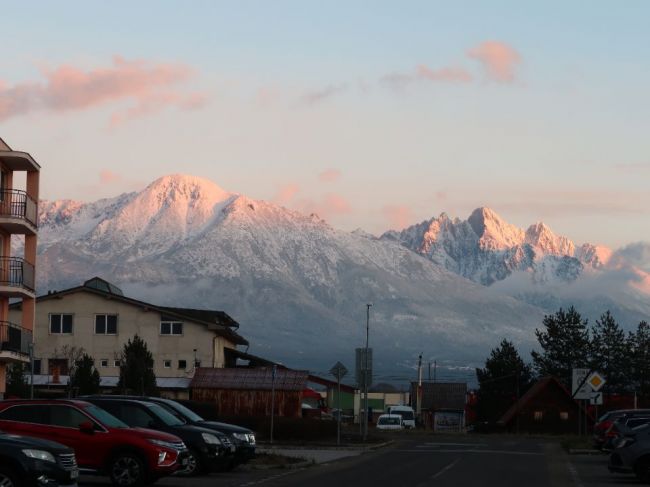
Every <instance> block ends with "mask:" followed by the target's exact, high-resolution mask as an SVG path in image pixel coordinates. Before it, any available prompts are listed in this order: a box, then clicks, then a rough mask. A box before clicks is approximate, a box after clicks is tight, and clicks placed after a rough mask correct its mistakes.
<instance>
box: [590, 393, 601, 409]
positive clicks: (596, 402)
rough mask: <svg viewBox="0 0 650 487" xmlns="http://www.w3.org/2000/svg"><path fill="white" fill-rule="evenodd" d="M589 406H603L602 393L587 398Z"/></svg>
mask: <svg viewBox="0 0 650 487" xmlns="http://www.w3.org/2000/svg"><path fill="white" fill-rule="evenodd" d="M589 404H591V405H592V406H602V404H603V393H602V392H594V393H593V394H592V395H591V397H590V398H589Z"/></svg>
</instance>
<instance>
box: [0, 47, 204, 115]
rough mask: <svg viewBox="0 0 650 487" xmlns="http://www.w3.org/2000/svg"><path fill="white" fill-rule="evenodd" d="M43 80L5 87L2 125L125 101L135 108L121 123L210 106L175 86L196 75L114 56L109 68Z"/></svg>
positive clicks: (0, 97) (0, 98) (54, 72)
mask: <svg viewBox="0 0 650 487" xmlns="http://www.w3.org/2000/svg"><path fill="white" fill-rule="evenodd" d="M42 75H43V77H44V81H40V82H25V83H19V84H16V85H14V86H11V87H9V86H8V85H7V84H6V83H0V121H2V120H6V119H9V118H11V117H15V116H19V115H24V114H28V113H31V112H33V111H50V112H54V113H61V112H66V111H72V110H85V109H89V108H92V107H96V106H99V105H105V104H108V103H112V102H119V101H124V100H128V101H131V102H133V103H135V105H134V106H133V107H131V108H129V109H127V111H126V112H125V113H123V114H116V115H114V118H115V120H117V121H119V120H123V119H130V118H135V117H137V116H142V115H145V114H149V113H152V112H154V111H156V110H159V109H161V108H164V107H167V106H175V107H177V108H179V109H181V110H188V109H194V108H198V107H200V106H203V104H205V95H203V94H200V93H191V94H183V93H179V92H177V91H176V89H175V88H176V85H178V84H180V83H183V82H186V81H188V80H189V79H191V78H192V77H193V76H194V72H193V70H192V69H191V68H189V67H188V66H186V65H183V64H172V63H157V64H156V63H151V62H147V61H142V60H135V61H127V60H125V59H123V58H121V57H119V56H115V57H114V58H113V63H112V65H111V66H108V67H103V68H96V69H91V70H83V69H81V68H78V67H75V66H71V65H63V66H59V67H58V68H55V69H43V70H42ZM115 120H113V122H115Z"/></svg>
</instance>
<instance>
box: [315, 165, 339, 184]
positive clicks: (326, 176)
mask: <svg viewBox="0 0 650 487" xmlns="http://www.w3.org/2000/svg"><path fill="white" fill-rule="evenodd" d="M339 179H341V171H339V170H338V169H333V168H329V169H325V170H324V171H323V172H321V173H320V174H319V175H318V180H319V181H320V182H322V183H335V182H336V181H338V180H339Z"/></svg>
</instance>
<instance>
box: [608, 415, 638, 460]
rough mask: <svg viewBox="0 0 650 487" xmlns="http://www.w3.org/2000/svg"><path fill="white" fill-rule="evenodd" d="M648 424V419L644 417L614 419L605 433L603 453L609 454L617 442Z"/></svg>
mask: <svg viewBox="0 0 650 487" xmlns="http://www.w3.org/2000/svg"><path fill="white" fill-rule="evenodd" d="M648 423H650V417H646V416H634V415H633V416H627V415H624V416H621V417H619V418H617V419H616V421H614V422H613V423H612V425H611V426H610V428H609V429H608V430H607V433H605V443H604V444H603V446H602V448H601V449H602V450H603V451H604V452H611V451H612V450H613V449H614V448H616V446H617V443H618V441H619V440H620V439H621V438H622V437H624V436H626V435H628V434H630V433H631V432H632V430H634V428H637V427H639V426H643V425H645V424H648Z"/></svg>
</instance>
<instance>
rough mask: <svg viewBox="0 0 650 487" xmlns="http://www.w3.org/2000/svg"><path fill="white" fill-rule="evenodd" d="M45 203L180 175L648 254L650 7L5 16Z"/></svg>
mask: <svg viewBox="0 0 650 487" xmlns="http://www.w3.org/2000/svg"><path fill="white" fill-rule="evenodd" d="M0 8H1V11H2V12H3V14H2V16H3V20H4V22H3V28H2V34H1V35H2V39H3V42H2V43H0V55H1V56H2V59H3V62H2V68H1V69H0V137H2V138H3V139H4V140H5V141H6V142H7V143H8V144H9V145H11V146H12V147H13V148H14V149H16V150H24V151H27V152H30V153H31V154H32V155H33V156H34V157H35V158H36V160H37V161H38V162H39V163H40V164H41V166H42V168H43V169H42V176H41V197H42V198H45V199H64V198H65V199H75V200H83V201H93V200H96V199H98V198H102V197H110V196H116V195H118V194H120V193H122V192H126V191H134V190H140V189H142V188H144V187H145V186H146V185H147V184H148V183H150V182H151V181H153V180H155V179H156V178H158V177H160V176H163V175H167V174H173V173H184V174H192V175H195V176H201V177H205V178H208V179H210V180H212V181H214V182H215V183H217V184H218V185H219V186H221V187H222V188H224V189H226V190H228V191H232V192H237V193H242V194H246V195H247V196H249V197H251V198H256V199H264V200H268V201H273V202H275V203H278V204H282V205H284V206H286V207H288V208H292V209H296V210H299V211H304V212H309V213H311V212H316V213H318V214H319V215H320V216H321V217H323V218H325V219H326V220H327V221H329V222H330V223H331V224H332V225H333V226H335V227H337V228H341V229H346V230H353V229H356V228H362V229H364V230H366V231H368V232H371V233H375V234H379V233H382V232H383V231H385V230H387V229H391V228H393V229H400V228H403V227H405V226H407V225H410V224H413V223H416V222H420V221H423V220H426V219H429V218H431V217H433V216H437V215H439V214H440V213H442V212H446V213H447V214H449V215H451V216H454V217H456V216H457V217H460V218H463V219H464V218H467V216H468V215H469V214H470V213H471V211H472V210H473V209H474V208H476V207H479V206H488V207H491V208H493V209H494V210H495V211H496V212H497V213H499V214H500V215H501V216H502V217H503V218H505V219H506V220H508V221H510V222H511V223H514V224H516V225H519V226H522V227H527V226H528V225H530V224H532V223H534V222H537V221H544V222H546V223H547V224H548V225H549V226H550V227H551V228H552V229H553V230H554V231H555V232H556V233H560V234H563V235H566V236H568V237H569V238H571V239H573V240H575V241H577V242H578V243H582V242H592V243H602V244H605V245H609V246H612V247H619V246H622V245H625V244H628V243H631V242H639V241H650V205H649V204H648V201H650V198H649V197H650V185H649V184H648V181H649V180H650V150H649V149H650V137H648V133H650V94H649V92H648V88H647V87H648V86H650V30H649V29H648V28H647V19H648V18H649V17H650V3H648V2H646V1H634V0H628V1H626V2H606V1H578V0H574V1H570V2H567V1H557V2H556V1H547V2H535V3H533V2H520V1H497V0H495V1H491V2H479V1H474V2H469V1H454V2H451V1H450V2H442V1H440V2H439V1H432V0H429V1H422V2H420V1H410V2H409V1H401V2H394V1H393V2H383V1H377V0H375V1H340V2H339V1H330V2H315V1H304V0H303V1H280V0H277V1H273V2H268V1H246V0H240V1H236V2H235V1H233V2H225V1H223V2H220V1H193V2H189V3H188V2H167V1H140V2H120V1H112V2H87V1H84V2H81V1H63V2H30V1H22V2H3V1H0Z"/></svg>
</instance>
